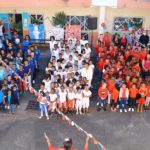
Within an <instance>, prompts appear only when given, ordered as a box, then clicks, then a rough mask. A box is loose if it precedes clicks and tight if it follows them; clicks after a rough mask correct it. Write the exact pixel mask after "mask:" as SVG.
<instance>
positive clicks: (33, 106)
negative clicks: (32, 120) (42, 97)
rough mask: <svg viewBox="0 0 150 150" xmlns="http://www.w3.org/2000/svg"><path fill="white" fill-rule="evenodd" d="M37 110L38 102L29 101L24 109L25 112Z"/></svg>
mask: <svg viewBox="0 0 150 150" xmlns="http://www.w3.org/2000/svg"><path fill="white" fill-rule="evenodd" d="M38 109H39V102H37V101H36V100H30V101H29V102H28V105H27V107H26V110H38Z"/></svg>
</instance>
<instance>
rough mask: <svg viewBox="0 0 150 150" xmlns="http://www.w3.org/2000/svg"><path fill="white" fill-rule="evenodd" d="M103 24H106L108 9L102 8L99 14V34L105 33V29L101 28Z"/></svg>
mask: <svg viewBox="0 0 150 150" xmlns="http://www.w3.org/2000/svg"><path fill="white" fill-rule="evenodd" d="M103 22H104V23H105V24H106V7H105V6H100V7H99V13H98V33H99V34H102V33H104V30H103V27H102V26H101V24H102V23H103Z"/></svg>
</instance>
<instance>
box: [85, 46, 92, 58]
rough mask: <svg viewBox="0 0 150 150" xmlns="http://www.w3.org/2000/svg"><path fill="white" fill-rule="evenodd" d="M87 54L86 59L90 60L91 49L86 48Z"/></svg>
mask: <svg viewBox="0 0 150 150" xmlns="http://www.w3.org/2000/svg"><path fill="white" fill-rule="evenodd" d="M85 53H86V56H85V57H86V58H89V57H90V54H91V48H85Z"/></svg>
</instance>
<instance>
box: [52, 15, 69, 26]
mask: <svg viewBox="0 0 150 150" xmlns="http://www.w3.org/2000/svg"><path fill="white" fill-rule="evenodd" d="M66 22H67V16H66V14H65V13H64V12H58V13H56V14H55V16H53V17H52V24H53V26H60V27H64V26H65V25H66Z"/></svg>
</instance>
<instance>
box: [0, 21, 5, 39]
mask: <svg viewBox="0 0 150 150" xmlns="http://www.w3.org/2000/svg"><path fill="white" fill-rule="evenodd" d="M4 32H5V27H4V25H3V23H2V21H0V40H1V41H3V40H4Z"/></svg>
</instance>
